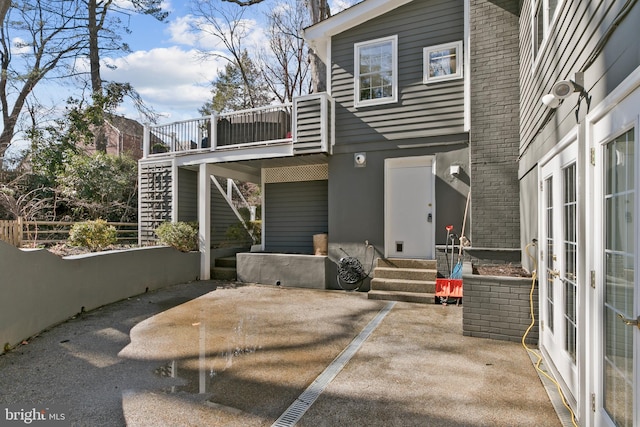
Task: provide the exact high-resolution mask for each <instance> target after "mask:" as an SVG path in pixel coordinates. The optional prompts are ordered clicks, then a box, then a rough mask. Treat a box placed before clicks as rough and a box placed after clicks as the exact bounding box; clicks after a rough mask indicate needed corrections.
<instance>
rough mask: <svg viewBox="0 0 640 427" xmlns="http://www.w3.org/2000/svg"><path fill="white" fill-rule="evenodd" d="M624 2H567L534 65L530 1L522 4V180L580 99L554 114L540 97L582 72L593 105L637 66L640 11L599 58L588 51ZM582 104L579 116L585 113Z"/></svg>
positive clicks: (569, 123) (567, 125)
mask: <svg viewBox="0 0 640 427" xmlns="http://www.w3.org/2000/svg"><path fill="white" fill-rule="evenodd" d="M624 3H625V2H623V1H615V0H593V1H588V2H570V1H565V2H564V4H563V7H562V9H561V10H560V14H559V15H558V19H557V22H556V23H555V28H554V31H553V32H552V33H551V34H550V36H549V40H547V42H546V43H547V45H546V47H545V48H544V50H542V51H541V53H540V55H541V56H540V58H539V59H538V60H537V63H534V59H533V52H532V27H531V24H532V23H531V7H532V2H531V0H525V1H524V2H523V6H522V14H521V17H520V49H521V58H522V59H521V66H520V79H521V121H520V140H521V142H520V155H521V156H522V158H523V161H521V164H520V174H521V176H522V175H523V174H525V173H527V172H528V171H529V170H531V168H532V167H534V166H535V164H536V163H537V159H539V158H540V157H542V155H544V153H546V152H547V151H548V150H549V149H550V148H551V147H553V145H555V144H556V143H557V142H558V141H559V140H560V139H561V138H562V137H563V136H564V135H565V134H566V133H567V132H568V131H569V130H571V129H572V128H573V127H574V126H575V125H576V119H575V115H574V111H575V107H576V102H577V98H578V95H577V94H574V95H572V96H571V97H570V98H567V99H566V100H565V101H564V102H563V104H562V105H561V106H560V107H559V108H558V109H556V110H550V109H548V108H547V107H545V106H544V105H543V104H542V103H541V102H540V99H541V98H542V96H543V95H545V94H547V93H549V92H550V91H551V87H552V86H553V84H554V83H555V82H556V81H558V80H563V79H567V78H570V77H571V76H572V75H573V73H575V72H578V71H584V73H585V75H584V78H585V86H586V89H587V91H589V93H590V94H591V95H592V96H593V100H592V102H591V107H592V108H593V107H594V106H595V105H597V104H598V103H599V102H600V101H601V100H602V99H603V98H604V97H605V96H606V95H607V94H608V93H609V92H610V91H611V90H612V89H613V88H615V87H616V86H617V85H618V84H619V83H620V82H621V81H622V79H624V77H626V76H627V75H628V74H629V73H630V72H631V71H632V70H633V69H634V68H636V67H637V66H638V65H639V64H640V52H639V51H638V49H637V41H638V27H639V26H640V8H639V7H638V5H636V6H634V8H633V9H632V10H631V12H630V13H629V15H628V16H627V17H626V18H625V19H624V21H623V22H622V24H621V25H620V26H618V27H617V29H616V30H615V32H614V33H613V36H612V37H611V38H610V39H609V40H608V41H607V43H606V44H605V45H604V50H603V51H602V52H601V53H600V55H599V56H597V57H595V58H592V57H591V55H592V52H593V51H594V49H595V48H596V46H597V45H598V43H600V41H601V40H602V37H603V35H604V34H605V33H606V31H607V29H608V28H609V27H610V26H611V25H612V23H613V22H614V20H615V19H616V17H617V16H618V13H619V12H620V10H621V8H622V6H623V5H624ZM586 111H587V107H586V105H585V103H584V102H583V103H582V107H581V109H580V115H581V117H583V116H584V115H585V114H586Z"/></svg>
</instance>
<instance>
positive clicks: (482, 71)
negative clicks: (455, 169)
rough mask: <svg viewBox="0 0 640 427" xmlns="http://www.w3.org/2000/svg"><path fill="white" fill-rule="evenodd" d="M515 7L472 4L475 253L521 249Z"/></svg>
mask: <svg viewBox="0 0 640 427" xmlns="http://www.w3.org/2000/svg"><path fill="white" fill-rule="evenodd" d="M518 12H519V11H518V2H517V1H515V0H499V1H497V0H471V1H470V20H471V22H470V38H471V52H472V55H471V129H470V136H469V139H470V149H471V181H472V190H471V192H472V200H473V202H472V205H471V217H472V218H473V222H472V231H473V240H472V244H473V246H474V247H478V248H492V249H495V248H507V249H514V250H516V256H517V248H519V247H520V218H519V197H518V194H519V186H518V163H517V158H518V145H519V132H518V129H519V106H518V103H519V89H520V88H519V81H518V74H519V53H518V20H519V17H518Z"/></svg>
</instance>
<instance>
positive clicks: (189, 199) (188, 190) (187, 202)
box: [178, 168, 198, 222]
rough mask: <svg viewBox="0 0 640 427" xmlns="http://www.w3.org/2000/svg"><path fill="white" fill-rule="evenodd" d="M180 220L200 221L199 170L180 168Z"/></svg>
mask: <svg viewBox="0 0 640 427" xmlns="http://www.w3.org/2000/svg"><path fill="white" fill-rule="evenodd" d="M178 221H186V222H190V221H198V171H192V170H189V169H183V168H179V169H178Z"/></svg>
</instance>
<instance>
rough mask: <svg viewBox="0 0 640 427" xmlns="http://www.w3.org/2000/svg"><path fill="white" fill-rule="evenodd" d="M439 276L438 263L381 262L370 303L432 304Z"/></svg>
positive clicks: (377, 266) (375, 271) (372, 283)
mask: <svg viewBox="0 0 640 427" xmlns="http://www.w3.org/2000/svg"><path fill="white" fill-rule="evenodd" d="M437 276H438V270H437V267H436V261H435V260H423V259H398V258H393V259H382V258H379V259H378V263H377V264H376V267H375V268H374V270H373V279H372V280H371V290H370V291H369V299H377V300H389V301H406V302H417V303H423V304H433V303H434V302H435V292H436V277H437Z"/></svg>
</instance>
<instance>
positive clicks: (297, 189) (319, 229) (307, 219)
mask: <svg viewBox="0 0 640 427" xmlns="http://www.w3.org/2000/svg"><path fill="white" fill-rule="evenodd" d="M327 195H328V185H327V181H326V180H323V181H306V182H287V183H274V184H266V185H265V206H264V208H265V250H267V251H270V252H292V253H302V254H312V253H313V235H314V234H319V233H326V232H327V230H328V227H329V226H328V202H327Z"/></svg>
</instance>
